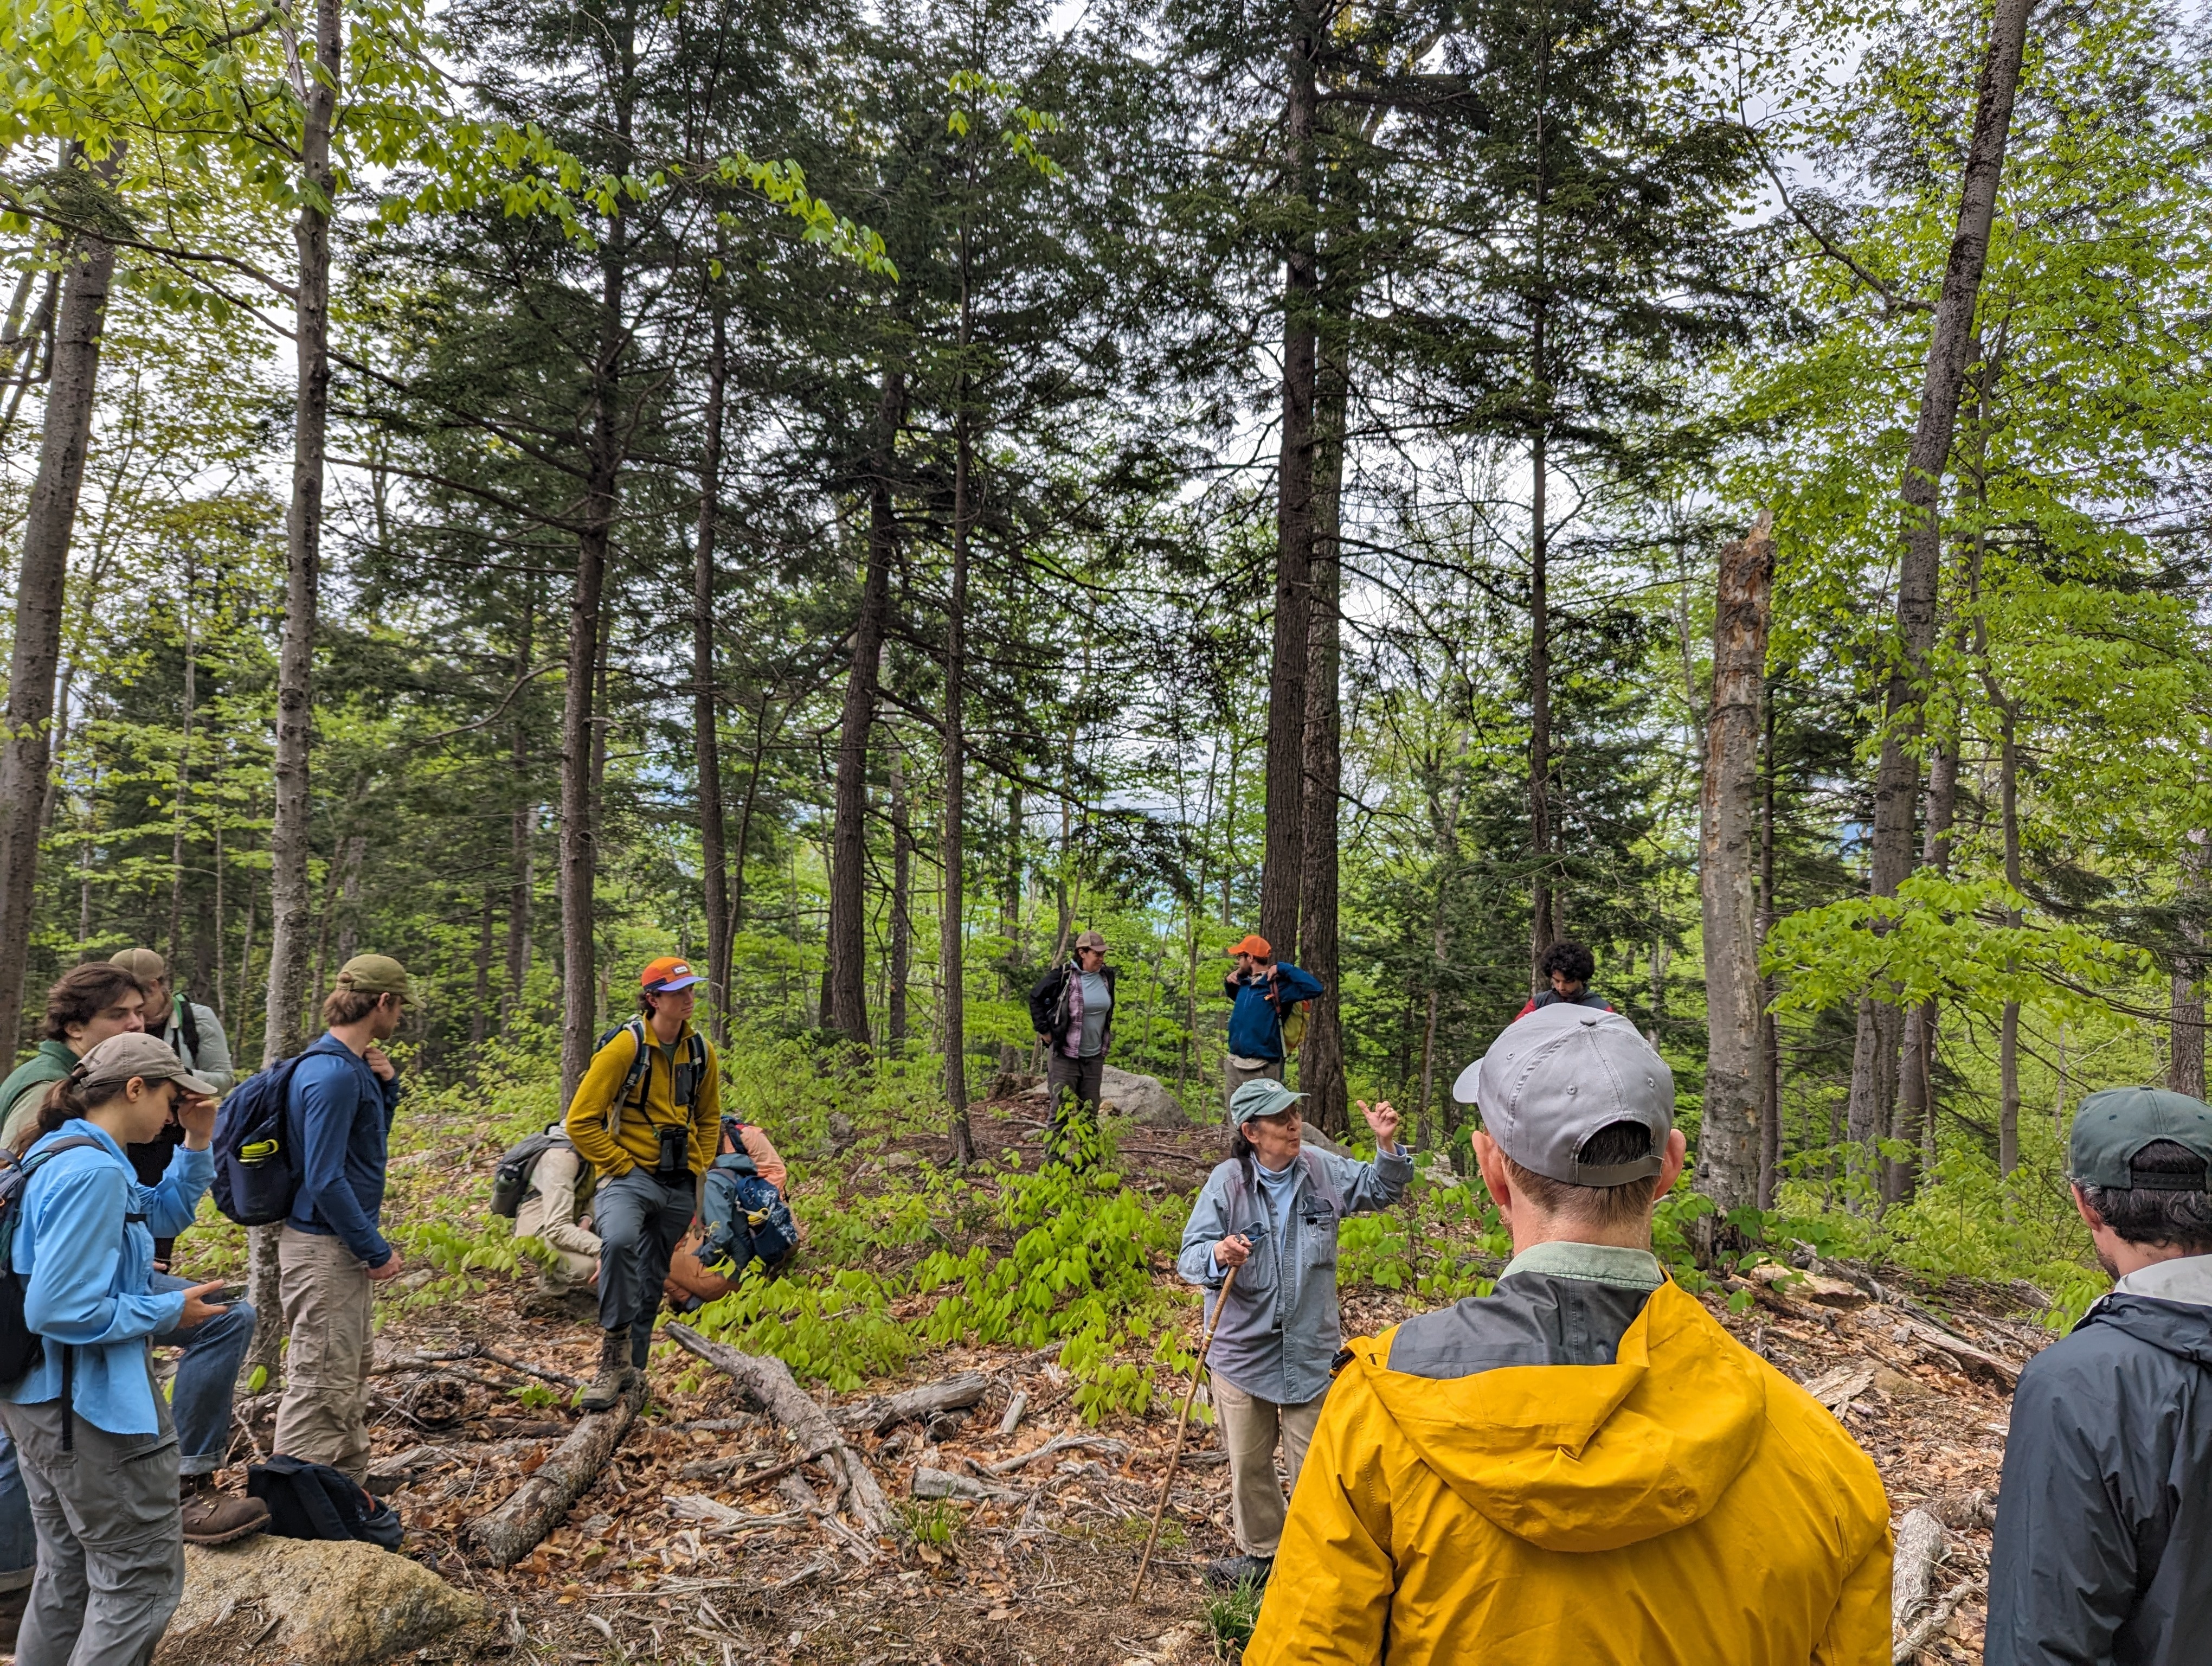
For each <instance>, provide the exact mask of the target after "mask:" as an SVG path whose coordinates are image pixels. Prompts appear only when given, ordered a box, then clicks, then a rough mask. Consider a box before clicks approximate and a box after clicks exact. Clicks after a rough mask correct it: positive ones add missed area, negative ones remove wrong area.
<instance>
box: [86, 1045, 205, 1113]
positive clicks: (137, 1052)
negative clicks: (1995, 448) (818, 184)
mask: <svg viewBox="0 0 2212 1666" xmlns="http://www.w3.org/2000/svg"><path fill="white" fill-rule="evenodd" d="M77 1068H78V1069H79V1070H82V1072H84V1078H83V1079H84V1085H85V1086H86V1088H87V1089H90V1088H91V1087H93V1086H94V1084H99V1085H105V1086H112V1085H120V1084H122V1083H124V1082H127V1081H129V1080H130V1079H131V1078H132V1077H133V1076H143V1077H144V1078H145V1079H147V1080H148V1081H149V1082H174V1083H176V1084H177V1085H179V1087H181V1088H183V1089H184V1090H185V1092H187V1093H204V1094H206V1095H208V1096H209V1097H213V1096H214V1094H215V1092H216V1085H215V1084H214V1083H213V1082H211V1081H210V1080H208V1079H207V1078H206V1077H204V1076H195V1075H194V1074H192V1073H191V1071H189V1070H187V1069H185V1064H184V1061H183V1060H181V1059H179V1057H178V1056H177V1055H175V1054H174V1053H172V1052H171V1051H170V1050H169V1049H168V1047H167V1044H165V1043H161V1042H159V1041H156V1040H155V1038H154V1037H151V1036H149V1035H148V1034H147V1033H146V1032H145V1031H143V1030H133V1031H129V1032H128V1033H126V1034H124V1035H120V1036H110V1037H108V1038H107V1039H106V1041H104V1042H102V1043H100V1045H99V1046H97V1047H95V1048H94V1049H92V1050H91V1051H90V1052H89V1053H87V1054H86V1055H84V1057H83V1058H82V1059H80V1060H78V1061H77Z"/></svg>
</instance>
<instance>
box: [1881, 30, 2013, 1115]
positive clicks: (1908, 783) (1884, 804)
mask: <svg viewBox="0 0 2212 1666" xmlns="http://www.w3.org/2000/svg"><path fill="white" fill-rule="evenodd" d="M2029 3H2030V0H1997V4H1996V14H1995V16H1994V19H1993V20H1992V23H1991V27H1990V42H1989V48H1988V51H1987V52H1985V53H1984V58H1983V62H1982V70H1981V75H1980V77H1979V79H1978V82H1977V84H1976V87H1975V90H1974V125H1973V131H1972V136H1971V137H1969V139H1968V141H1967V146H1966V167H1965V169H1964V171H1963V175H1962V178H1961V180H1960V193H1959V217H1958V222H1957V227H1956V229H1955V231H1954V234H1953V236H1952V239H1951V251H1950V256H1949V258H1948V261H1947V262H1946V264H1945V266H1944V271H1943V288H1942V294H1941V295H1940V296H1939V297H1938V298H1937V301H1936V315H1935V322H1934V325H1933V327H1932V329H1931V330H1930V331H1929V339H1928V361H1927V368H1926V374H1925V375H1924V378H1923V381H1922V385H1921V392H1920V411H1919V416H1918V417H1917V420H1916V422H1915V423H1914V424H1913V430H1912V442H1911V447H1909V448H1908V450H1907V452H1906V453H1905V478H1904V481H1903V483H1902V485H1901V486H1900V488H1899V493H1898V496H1899V502H1900V506H1901V508H1902V519H1903V532H1904V552H1903V556H1902V557H1901V559H1900V561H1899V566H1898V583H1897V636H1898V641H1897V646H1896V650H1895V654H1894V658H1893V663H1892V666H1891V668H1890V675H1889V683H1888V687H1887V690H1886V691H1885V694H1884V698H1883V719H1884V727H1883V739H1882V745H1881V762H1880V763H1879V764H1878V766H1877V768H1876V770H1875V803H1874V832H1873V838H1872V842H1871V850H1870V853H1869V854H1870V856H1871V867H1872V873H1871V876H1870V878H1871V882H1872V891H1873V894H1874V895H1875V896H1876V897H1894V896H1895V895H1897V888H1898V886H1899V885H1900V884H1901V883H1902V882H1903V881H1904V879H1905V877H1906V876H1907V875H1908V874H1910V873H1911V871H1912V866H1913V855H1914V850H1913V837H1912V833H1913V824H1914V822H1915V820H1916V814H1915V812H1916V810H1917V798H1918V795H1919V784H1920V760H1919V757H1918V748H1917V739H1918V735H1919V719H1920V708H1921V702H1922V700H1923V687H1924V684H1925V680H1926V678H1927V674H1928V656H1929V650H1930V649H1931V648H1933V647H1934V645H1935V641H1936V586H1937V578H1938V574H1939V572H1940V569H1941V566H1942V523H1941V518H1940V516H1939V514H1938V513H1937V499H1938V496H1939V493H1940V490H1941V488H1942V479H1943V475H1944V472H1945V471H1946V469H1947V468H1948V465H1949V462H1950V456H1951V441H1952V439H1953V437H1954V435H1955V434H1956V432H1957V429H1958V421H1959V405H1960V399H1961V398H1962V396H1963V393H1964V391H1965V386H1966V367H1967V361H1968V356H1969V349H1970V347H1971V345H1972V343H1973V341H1974V338H1975V331H1974V307H1975V304H1976V302H1977V301H1978V299H1979V297H1980V295H1981V287H1982V271H1983V268H1984V265H1985V264H1987V262H1988V259H1989V251H1990V224H1991V222H1992V221H1993V220H1994V218H1995V216H1996V193H1997V182H1998V179H1999V178H2000V177H2001V175H2002V173H2003V171H2004V155H2005V144H2006V142H2007V140H2008V137H2010V134H2011V130H2012V108H2013V96H2014V94H2015V91H2016V90H2017V89H2018V87H2019V84H2020V64H2021V52H2022V51H2023V49H2024V46H2025V44H2026V41H2027V14H2028V8H2029ZM1902 1018H1903V1015H1902V1014H1901V1013H1900V1012H1899V1011H1898V1009H1897V1008H1896V1007H1895V1006H1891V1005H1889V1004H1888V1003H1887V1002H1884V1001H1880V1000H1862V1001H1861V1002H1860V1003H1859V1013H1858V1030H1859V1033H1858V1037H1857V1045H1856V1047H1855V1048H1854V1049H1853V1055H1852V1067H1851V1097H1850V1138H1851V1139H1852V1140H1857V1141H1864V1140H1870V1139H1871V1138H1873V1137H1874V1135H1875V1134H1878V1133H1880V1132H1881V1131H1883V1130H1884V1129H1886V1128H1888V1126H1889V1123H1890V1108H1891V1106H1892V1105H1893V1104H1894V1103H1895V1096H1896V1084H1897V1076H1898V1049H1899V1040H1900V1033H1899V1032H1900V1030H1901V1028H1902Z"/></svg>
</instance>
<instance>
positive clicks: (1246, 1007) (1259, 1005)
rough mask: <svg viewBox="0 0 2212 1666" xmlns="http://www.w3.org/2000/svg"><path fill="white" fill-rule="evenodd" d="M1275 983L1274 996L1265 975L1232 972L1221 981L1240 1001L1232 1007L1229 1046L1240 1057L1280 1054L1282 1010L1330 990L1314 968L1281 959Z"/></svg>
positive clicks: (1222, 987)
mask: <svg viewBox="0 0 2212 1666" xmlns="http://www.w3.org/2000/svg"><path fill="white" fill-rule="evenodd" d="M1273 987H1274V995H1273V999H1272V1000H1271V999H1269V997H1268V993H1267V990H1268V980H1267V979H1266V978H1264V977H1260V976H1253V975H1250V974H1243V973H1237V972H1231V974H1230V975H1229V976H1227V977H1226V978H1225V979H1224V980H1223V981H1222V986H1221V993H1222V994H1225V995H1227V996H1228V997H1229V998H1230V1000H1233V1001H1235V1002H1236V1003H1237V1004H1236V1005H1235V1006H1232V1007H1231V1008H1230V1009H1229V1050H1230V1051H1231V1053H1234V1054H1235V1055H1237V1057H1238V1058H1240V1059H1279V1058H1281V1057H1282V1056H1283V1013H1284V1012H1288V1011H1289V1010H1290V1009H1291V1007H1293V1006H1297V1003H1298V1002H1300V1001H1302V1000H1314V999H1315V998H1316V996H1319V995H1322V994H1326V993H1327V991H1326V990H1325V989H1323V988H1322V981H1321V980H1320V979H1319V978H1317V977H1316V976H1314V975H1313V974H1312V973H1311V972H1302V971H1300V970H1298V969H1297V967H1295V966H1292V965H1290V964H1286V963H1285V962H1282V961H1278V962H1276V963H1275V977H1274V980H1273Z"/></svg>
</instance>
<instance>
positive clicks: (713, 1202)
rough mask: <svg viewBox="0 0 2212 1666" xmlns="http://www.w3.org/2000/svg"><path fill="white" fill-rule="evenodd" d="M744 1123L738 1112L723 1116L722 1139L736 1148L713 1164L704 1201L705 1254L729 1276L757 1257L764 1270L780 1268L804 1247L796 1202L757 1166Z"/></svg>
mask: <svg viewBox="0 0 2212 1666" xmlns="http://www.w3.org/2000/svg"><path fill="white" fill-rule="evenodd" d="M740 1126H741V1125H740V1124H739V1123H738V1121H737V1119H736V1118H735V1117H731V1116H725V1117H724V1118H723V1119H722V1143H723V1144H724V1145H726V1146H729V1147H730V1149H729V1150H727V1151H726V1152H722V1153H721V1154H720V1156H719V1157H717V1158H715V1159H714V1162H713V1163H712V1164H709V1165H708V1169H707V1182H706V1189H705V1190H706V1195H705V1196H704V1198H703V1199H702V1201H701V1203H700V1206H699V1220H700V1225H701V1226H702V1228H703V1237H702V1241H701V1243H700V1245H699V1259H700V1261H701V1262H702V1263H703V1264H704V1265H705V1266H706V1267H707V1268H708V1270H709V1271H710V1272H714V1273H719V1274H721V1275H722V1276H723V1277H724V1278H726V1279H734V1278H736V1277H738V1275H739V1274H742V1273H744V1272H745V1271H746V1270H747V1269H748V1268H750V1267H751V1266H752V1265H753V1264H754V1263H755V1262H758V1263H759V1264H760V1267H761V1270H762V1271H763V1272H766V1273H774V1272H777V1271H779V1270H780V1269H781V1268H782V1267H783V1266H784V1265H785V1263H787V1262H789V1261H790V1259H791V1257H792V1253H793V1251H794V1250H796V1249H798V1248H799V1228H798V1225H796V1223H794V1222H793V1219H792V1218H791V1207H790V1206H789V1205H788V1204H787V1203H786V1202H785V1201H783V1194H782V1193H781V1192H779V1191H777V1190H776V1189H775V1187H773V1186H771V1185H769V1183H768V1182H767V1181H765V1180H763V1179H762V1178H761V1176H760V1170H758V1169H757V1168H755V1167H754V1166H753V1159H752V1158H751V1156H750V1153H748V1152H746V1150H745V1147H744V1141H743V1140H740V1139H739V1138H738V1128H739V1127H740Z"/></svg>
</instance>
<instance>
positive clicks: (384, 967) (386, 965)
mask: <svg viewBox="0 0 2212 1666" xmlns="http://www.w3.org/2000/svg"><path fill="white" fill-rule="evenodd" d="M338 988H341V989H351V990H354V991H355V992H356V993H357V994H364V995H398V996H400V997H401V998H403V999H404V1000H413V999H414V998H415V990H414V988H413V986H412V985H410V983H409V982H407V969H406V968H405V967H404V966H403V965H401V964H399V963H398V961H396V960H394V959H393V958H392V957H391V956H390V955H388V954H357V955H356V956H355V957H354V958H352V959H351V960H349V961H347V962H346V964H344V965H343V966H341V967H339V968H338Z"/></svg>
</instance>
